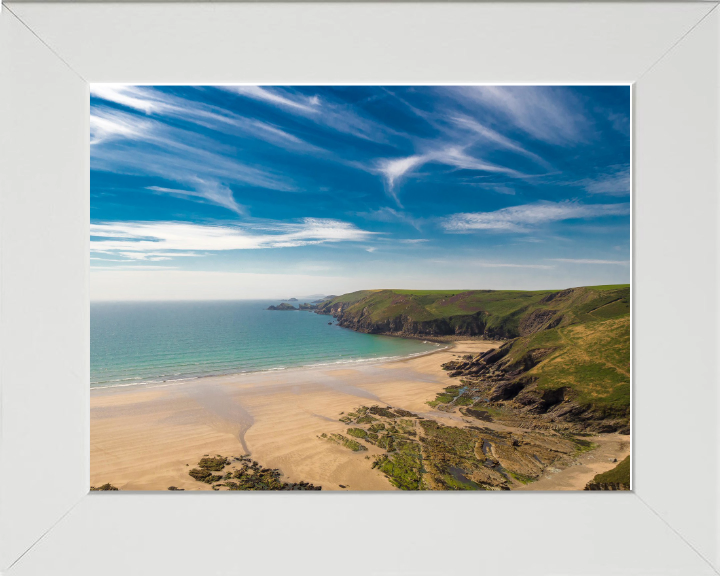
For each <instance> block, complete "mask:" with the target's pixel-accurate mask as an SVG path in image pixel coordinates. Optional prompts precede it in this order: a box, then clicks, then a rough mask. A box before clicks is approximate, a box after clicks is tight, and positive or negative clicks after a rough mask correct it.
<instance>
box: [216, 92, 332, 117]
mask: <svg viewBox="0 0 720 576" xmlns="http://www.w3.org/2000/svg"><path fill="white" fill-rule="evenodd" d="M220 88H222V89H223V90H227V91H228V92H233V93H235V94H239V95H240V96H246V97H247V98H252V99H253V100H260V101H262V102H267V103H269V104H273V105H274V106H280V107H281V108H288V109H290V110H295V111H300V112H304V113H306V114H317V113H318V112H320V106H319V105H320V99H319V98H318V97H317V96H310V97H307V96H298V95H297V94H291V93H289V92H288V91H287V90H283V89H282V88H277V87H272V88H271V87H264V86H240V85H228V86H220Z"/></svg>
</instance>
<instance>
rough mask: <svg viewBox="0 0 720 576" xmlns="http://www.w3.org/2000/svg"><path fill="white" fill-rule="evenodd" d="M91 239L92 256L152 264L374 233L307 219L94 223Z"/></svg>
mask: <svg viewBox="0 0 720 576" xmlns="http://www.w3.org/2000/svg"><path fill="white" fill-rule="evenodd" d="M90 235H91V237H94V239H91V241H90V250H91V251H93V252H97V253H105V254H112V255H116V256H119V255H122V256H125V257H127V258H130V259H135V260H152V259H154V258H153V255H155V257H156V258H157V259H166V258H170V257H175V256H188V255H190V254H188V253H195V252H197V251H224V250H257V249H264V248H287V247H295V246H306V245H310V244H323V243H328V242H356V241H363V240H365V241H366V240H368V239H370V238H371V237H372V236H373V235H374V233H373V232H368V231H365V230H361V229H360V228H357V227H356V226H355V225H353V224H350V223H348V222H342V221H340V220H331V219H323V218H304V219H302V220H301V221H299V222H282V223H280V222H264V223H252V224H245V225H243V226H208V225H202V224H191V223H185V222H113V223H101V224H91V225H90ZM98 238H103V239H102V240H99V239H98ZM147 256H149V257H147Z"/></svg>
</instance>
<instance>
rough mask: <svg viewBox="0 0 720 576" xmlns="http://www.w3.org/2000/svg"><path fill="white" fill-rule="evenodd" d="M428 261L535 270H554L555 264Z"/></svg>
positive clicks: (465, 265)
mask: <svg viewBox="0 0 720 576" xmlns="http://www.w3.org/2000/svg"><path fill="white" fill-rule="evenodd" d="M428 262H430V263H432V264H436V265H443V266H457V265H458V264H460V265H462V266H463V267H465V268H468V267H477V268H520V269H522V268H528V269H533V270H552V269H553V268H555V266H553V265H550V264H527V263H522V262H497V261H492V260H476V259H472V258H468V259H465V260H456V259H442V260H437V259H434V260H428Z"/></svg>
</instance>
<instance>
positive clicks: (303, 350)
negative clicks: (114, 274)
mask: <svg viewBox="0 0 720 576" xmlns="http://www.w3.org/2000/svg"><path fill="white" fill-rule="evenodd" d="M270 304H278V301H277V300H242V301H232V302H230V301H225V302H94V303H92V304H91V306H90V342H91V345H90V386H91V387H93V388H97V387H107V386H127V385H133V384H139V383H155V382H165V381H182V380H186V379H191V378H198V377H202V376H212V375H222V374H235V373H242V372H257V371H264V370H283V369H286V368H292V367H298V366H314V365H331V364H336V363H337V364H342V363H355V362H368V361H372V360H378V359H383V358H393V357H406V356H411V355H418V354H423V353H426V352H430V351H432V350H435V349H436V348H437V345H436V344H432V343H429V342H422V341H420V340H411V339H404V338H394V337H390V336H377V335H371V334H361V333H359V332H354V331H352V330H348V329H345V328H340V327H339V326H337V325H335V324H334V320H333V318H332V317H331V316H324V315H321V314H315V313H314V312H305V311H303V312H300V311H297V312H292V311H271V310H266V308H267V307H268V306H269V305H270ZM330 321H333V325H332V326H329V325H328V322H330Z"/></svg>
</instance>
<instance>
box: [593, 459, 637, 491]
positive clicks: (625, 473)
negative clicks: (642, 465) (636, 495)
mask: <svg viewBox="0 0 720 576" xmlns="http://www.w3.org/2000/svg"><path fill="white" fill-rule="evenodd" d="M592 483H593V484H624V485H625V486H630V456H627V457H626V458H625V459H624V460H622V461H621V462H619V463H618V465H617V466H615V468H613V469H612V470H608V471H607V472H603V473H602V474H598V475H597V476H595V478H593V479H592Z"/></svg>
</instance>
